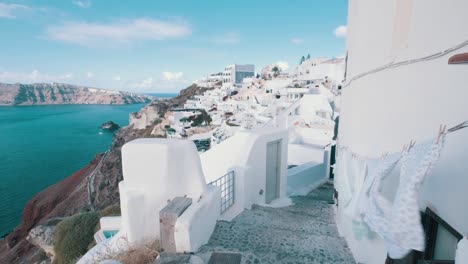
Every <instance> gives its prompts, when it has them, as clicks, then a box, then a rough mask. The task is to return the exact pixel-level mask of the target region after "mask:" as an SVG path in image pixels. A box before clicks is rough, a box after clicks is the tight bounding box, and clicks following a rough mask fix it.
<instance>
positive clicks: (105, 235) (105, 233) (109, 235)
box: [102, 230, 119, 238]
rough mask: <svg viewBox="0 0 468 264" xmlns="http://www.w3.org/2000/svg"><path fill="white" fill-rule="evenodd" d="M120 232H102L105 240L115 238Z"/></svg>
mask: <svg viewBox="0 0 468 264" xmlns="http://www.w3.org/2000/svg"><path fill="white" fill-rule="evenodd" d="M118 232H119V230H104V231H102V233H103V234H104V237H105V238H111V237H113V236H115V235H116V234H117V233H118Z"/></svg>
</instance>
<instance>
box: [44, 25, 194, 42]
mask: <svg viewBox="0 0 468 264" xmlns="http://www.w3.org/2000/svg"><path fill="white" fill-rule="evenodd" d="M191 33H192V31H191V29H190V26H189V25H187V24H186V23H183V22H167V21H161V20H155V19H151V18H138V19H133V20H119V21H116V22H112V23H89V22H65V23H63V24H61V25H58V26H50V27H48V28H47V29H46V32H45V36H46V37H47V38H49V39H52V40H56V41H62V42H67V43H73V44H78V45H84V46H106V47H108V46H109V45H122V44H124V45H128V44H132V43H135V42H141V41H145V40H165V39H172V38H181V37H185V36H188V35H190V34H191Z"/></svg>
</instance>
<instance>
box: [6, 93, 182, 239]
mask: <svg viewBox="0 0 468 264" xmlns="http://www.w3.org/2000/svg"><path fill="white" fill-rule="evenodd" d="M151 95H153V96H155V97H160V98H170V97H174V96H175V94H151ZM142 106H144V105H143V104H133V105H49V106H3V107H0V237H2V236H4V235H6V234H8V233H9V232H11V231H12V230H13V228H14V227H15V226H17V225H18V224H19V222H20V220H21V216H22V213H23V208H24V206H25V204H26V202H27V201H28V200H29V199H30V198H31V197H33V196H34V195H35V194H37V193H38V192H40V191H42V190H44V189H45V188H46V187H47V186H50V185H52V184H54V183H56V182H58V181H60V180H62V179H63V178H65V177H67V176H69V175H71V174H72V173H74V172H75V171H77V170H79V169H80V168H82V167H83V166H85V165H86V164H88V163H89V162H90V161H91V160H92V159H93V158H94V155H95V154H96V153H99V152H104V151H106V150H107V149H108V148H109V146H110V144H111V143H112V137H113V132H109V131H104V130H102V129H100V128H99V126H100V125H101V124H102V123H104V122H106V121H110V120H111V121H114V122H115V123H117V124H119V125H120V126H121V127H123V126H126V125H128V119H129V114H130V113H132V112H136V111H138V110H140V108H141V107H142Z"/></svg>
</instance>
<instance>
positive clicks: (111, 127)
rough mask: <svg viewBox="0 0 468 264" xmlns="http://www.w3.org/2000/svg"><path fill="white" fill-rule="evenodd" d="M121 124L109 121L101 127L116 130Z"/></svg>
mask: <svg viewBox="0 0 468 264" xmlns="http://www.w3.org/2000/svg"><path fill="white" fill-rule="evenodd" d="M119 128H120V126H119V125H118V124H116V123H114V122H113V121H107V122H105V123H103V124H102V125H101V129H104V130H110V131H114V130H117V129H119Z"/></svg>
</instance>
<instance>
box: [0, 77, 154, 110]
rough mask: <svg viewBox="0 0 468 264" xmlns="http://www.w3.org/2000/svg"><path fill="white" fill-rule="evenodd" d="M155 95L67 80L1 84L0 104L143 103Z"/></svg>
mask: <svg viewBox="0 0 468 264" xmlns="http://www.w3.org/2000/svg"><path fill="white" fill-rule="evenodd" d="M152 98H153V97H152V96H148V95H143V94H136V93H129V92H121V91H114V90H105V89H98V88H91V87H84V86H77V85H71V84H64V83H34V84H20V83H15V84H7V83H0V105H3V106H14V105H57V104H120V105H121V104H140V103H148V102H150V101H151V99H152Z"/></svg>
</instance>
